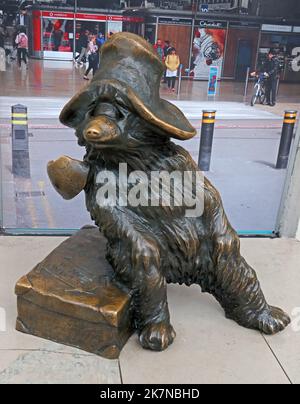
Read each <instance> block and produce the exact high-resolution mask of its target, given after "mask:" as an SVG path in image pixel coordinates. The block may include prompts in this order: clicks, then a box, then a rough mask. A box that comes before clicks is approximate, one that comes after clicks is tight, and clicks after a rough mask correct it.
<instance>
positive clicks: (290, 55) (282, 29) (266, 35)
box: [258, 24, 300, 83]
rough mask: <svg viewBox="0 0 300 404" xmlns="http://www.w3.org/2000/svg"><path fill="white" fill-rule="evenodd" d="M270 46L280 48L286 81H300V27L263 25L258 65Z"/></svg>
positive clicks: (283, 77)
mask: <svg viewBox="0 0 300 404" xmlns="http://www.w3.org/2000/svg"><path fill="white" fill-rule="evenodd" d="M270 48H275V49H277V50H278V52H279V55H280V59H281V66H282V74H281V79H282V80H283V81H286V82H294V83H295V82H296V83H299V82H300V27H298V26H291V25H290V26H288V25H270V24H264V25H262V34H261V41H260V47H259V57H258V67H260V66H261V65H262V63H263V60H264V59H265V57H266V53H267V52H268V51H269V49H270Z"/></svg>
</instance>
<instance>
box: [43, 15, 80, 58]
mask: <svg viewBox="0 0 300 404" xmlns="http://www.w3.org/2000/svg"><path fill="white" fill-rule="evenodd" d="M73 24H74V22H73V21H72V20H58V19H51V18H44V19H43V50H44V51H50V52H72V51H73Z"/></svg>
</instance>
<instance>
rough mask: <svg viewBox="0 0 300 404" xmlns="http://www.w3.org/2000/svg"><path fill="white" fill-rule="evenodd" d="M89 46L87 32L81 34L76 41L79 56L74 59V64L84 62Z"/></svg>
mask: <svg viewBox="0 0 300 404" xmlns="http://www.w3.org/2000/svg"><path fill="white" fill-rule="evenodd" d="M88 44H89V31H84V32H81V34H80V37H79V40H78V49H79V55H78V56H77V57H76V58H75V62H76V63H78V64H81V63H82V61H84V62H86V59H87V53H88Z"/></svg>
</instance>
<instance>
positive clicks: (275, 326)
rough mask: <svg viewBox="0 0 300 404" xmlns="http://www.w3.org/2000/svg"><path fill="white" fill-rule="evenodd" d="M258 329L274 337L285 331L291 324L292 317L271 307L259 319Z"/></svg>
mask: <svg viewBox="0 0 300 404" xmlns="http://www.w3.org/2000/svg"><path fill="white" fill-rule="evenodd" d="M257 320H258V329H259V330H260V331H262V332H263V333H264V334H267V335H273V334H277V333H278V332H281V331H283V330H284V329H285V328H286V327H287V326H288V325H289V324H290V323H291V319H290V317H289V316H288V315H287V314H286V313H285V312H284V311H283V310H281V309H279V308H277V307H272V306H270V307H269V308H268V309H266V310H265V311H264V312H263V313H262V314H261V315H260V316H259V317H258V319H257Z"/></svg>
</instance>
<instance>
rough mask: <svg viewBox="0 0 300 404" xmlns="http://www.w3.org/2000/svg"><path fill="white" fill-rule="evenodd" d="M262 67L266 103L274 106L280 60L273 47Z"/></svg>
mask: <svg viewBox="0 0 300 404" xmlns="http://www.w3.org/2000/svg"><path fill="white" fill-rule="evenodd" d="M263 68H264V71H265V76H266V98H267V104H268V105H270V106H271V107H274V106H275V105H276V98H277V85H278V80H279V75H280V70H281V66H280V61H279V58H278V56H277V54H276V51H275V50H274V49H271V50H270V52H269V54H268V56H267V60H266V62H265V63H264V66H263Z"/></svg>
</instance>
